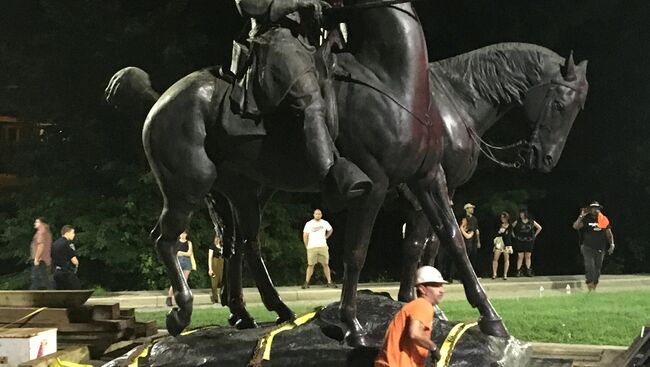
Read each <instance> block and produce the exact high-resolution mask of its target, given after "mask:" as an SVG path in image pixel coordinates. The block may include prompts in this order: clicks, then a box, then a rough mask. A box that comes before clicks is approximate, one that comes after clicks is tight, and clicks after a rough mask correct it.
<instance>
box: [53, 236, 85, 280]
mask: <svg viewBox="0 0 650 367" xmlns="http://www.w3.org/2000/svg"><path fill="white" fill-rule="evenodd" d="M74 238H75V230H74V227H72V226H71V225H67V224H66V225H65V226H63V227H61V238H59V239H58V240H56V241H54V243H53V244H52V266H53V267H54V283H55V285H56V289H81V284H80V282H79V278H77V267H78V266H79V259H77V253H76V249H75V247H74V243H72V241H73V240H74Z"/></svg>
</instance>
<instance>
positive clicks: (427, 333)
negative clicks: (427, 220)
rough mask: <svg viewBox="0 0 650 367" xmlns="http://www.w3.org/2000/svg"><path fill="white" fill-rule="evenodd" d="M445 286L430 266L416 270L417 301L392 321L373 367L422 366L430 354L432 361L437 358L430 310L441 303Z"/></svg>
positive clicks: (436, 270) (406, 306) (437, 352)
mask: <svg viewBox="0 0 650 367" xmlns="http://www.w3.org/2000/svg"><path fill="white" fill-rule="evenodd" d="M446 283H447V282H446V281H445V280H444V279H443V278H442V275H441V274H440V272H439V271H438V269H436V268H434V267H433V266H423V267H421V268H420V269H418V271H417V273H416V276H415V284H416V285H415V286H416V288H417V293H418V298H416V299H415V300H413V301H411V302H409V303H407V304H406V305H405V306H404V307H402V309H401V310H400V311H399V312H397V314H396V315H395V317H394V318H393V321H391V323H390V325H389V326H388V330H386V336H385V338H384V345H383V347H382V348H381V349H380V350H379V354H377V358H376V359H375V367H420V366H425V365H426V361H427V356H428V355H429V353H431V358H433V359H434V360H436V361H437V360H438V359H440V353H439V351H438V348H437V347H436V345H435V344H434V343H433V341H432V340H431V330H433V315H434V308H433V307H434V306H435V305H437V304H439V303H440V301H442V297H443V295H444V294H445V291H444V289H443V285H444V284H446Z"/></svg>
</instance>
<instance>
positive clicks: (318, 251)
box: [307, 246, 330, 266]
mask: <svg viewBox="0 0 650 367" xmlns="http://www.w3.org/2000/svg"><path fill="white" fill-rule="evenodd" d="M329 262H330V254H329V249H328V248H327V246H320V247H314V248H308V249H307V265H310V266H311V265H316V263H321V264H323V265H327V264H329Z"/></svg>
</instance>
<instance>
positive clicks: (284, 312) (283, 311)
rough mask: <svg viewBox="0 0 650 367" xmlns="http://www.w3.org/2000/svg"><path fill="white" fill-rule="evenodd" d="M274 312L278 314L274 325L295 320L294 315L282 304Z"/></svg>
mask: <svg viewBox="0 0 650 367" xmlns="http://www.w3.org/2000/svg"><path fill="white" fill-rule="evenodd" d="M275 312H276V313H277V314H278V318H277V319H275V323H276V325H279V324H282V323H283V322H287V321H291V320H295V319H296V314H295V313H293V311H291V309H290V308H289V307H287V305H285V304H282V305H281V306H280V307H279V308H278V309H277V310H275Z"/></svg>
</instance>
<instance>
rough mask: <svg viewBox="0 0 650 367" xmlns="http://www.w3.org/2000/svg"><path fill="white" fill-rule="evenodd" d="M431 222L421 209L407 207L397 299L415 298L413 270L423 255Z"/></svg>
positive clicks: (408, 300)
mask: <svg viewBox="0 0 650 367" xmlns="http://www.w3.org/2000/svg"><path fill="white" fill-rule="evenodd" d="M430 228H431V224H429V220H428V219H427V217H426V215H425V214H424V212H423V211H422V210H415V209H409V210H408V211H407V217H406V236H405V237H404V239H403V240H402V276H401V280H400V284H399V292H398V293H397V299H398V300H400V301H402V302H410V301H412V300H413V299H415V284H414V283H415V271H416V270H417V267H418V262H419V261H420V258H421V257H422V255H423V252H424V248H425V245H426V243H427V235H428V234H429V231H430Z"/></svg>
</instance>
